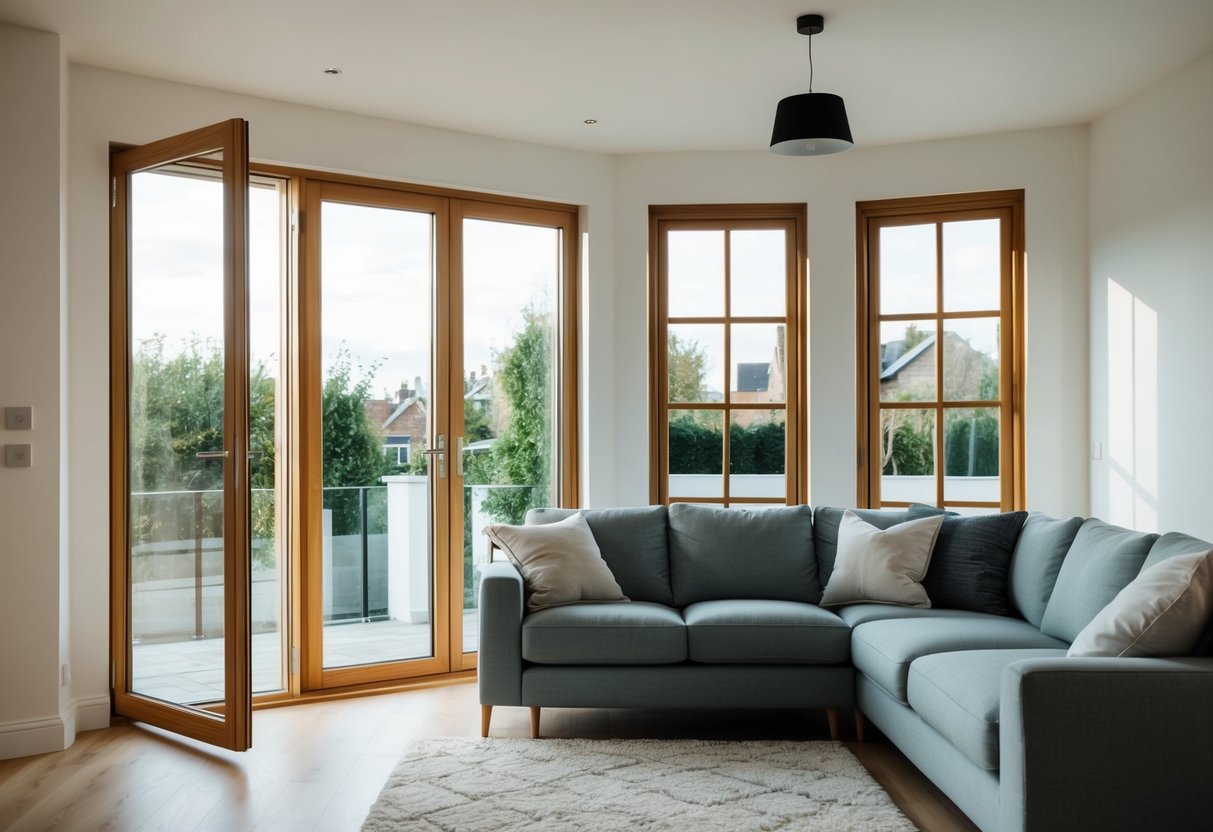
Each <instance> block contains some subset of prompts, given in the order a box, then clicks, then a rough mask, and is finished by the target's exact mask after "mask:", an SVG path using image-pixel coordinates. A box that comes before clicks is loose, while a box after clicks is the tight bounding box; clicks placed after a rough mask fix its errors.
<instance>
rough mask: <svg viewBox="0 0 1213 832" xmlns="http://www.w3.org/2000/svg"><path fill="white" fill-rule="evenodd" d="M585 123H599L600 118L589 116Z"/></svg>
mask: <svg viewBox="0 0 1213 832" xmlns="http://www.w3.org/2000/svg"><path fill="white" fill-rule="evenodd" d="M585 123H586V124H597V123H598V119H596V118H587V119H586V120H585Z"/></svg>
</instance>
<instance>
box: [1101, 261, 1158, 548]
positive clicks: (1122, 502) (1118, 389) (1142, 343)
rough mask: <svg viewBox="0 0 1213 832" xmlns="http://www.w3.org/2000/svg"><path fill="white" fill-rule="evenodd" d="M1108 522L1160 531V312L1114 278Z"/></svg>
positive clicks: (1110, 304)
mask: <svg viewBox="0 0 1213 832" xmlns="http://www.w3.org/2000/svg"><path fill="white" fill-rule="evenodd" d="M1107 344H1108V518H1107V519H1108V520H1109V522H1112V523H1116V524H1118V525H1121V526H1127V527H1129V528H1133V529H1139V530H1141V531H1158V313H1157V312H1156V311H1154V310H1153V309H1152V308H1150V307H1149V306H1148V305H1146V304H1145V303H1143V302H1142V300H1141V299H1140V298H1137V297H1135V296H1134V295H1133V293H1132V292H1130V291H1129V290H1128V289H1125V288H1124V287H1123V286H1121V285H1120V284H1119V283H1117V282H1116V281H1115V280H1113V279H1112V278H1108V341H1107Z"/></svg>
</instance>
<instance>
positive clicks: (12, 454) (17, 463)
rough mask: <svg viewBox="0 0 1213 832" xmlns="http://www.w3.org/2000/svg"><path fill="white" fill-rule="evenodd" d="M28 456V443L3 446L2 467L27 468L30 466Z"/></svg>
mask: <svg viewBox="0 0 1213 832" xmlns="http://www.w3.org/2000/svg"><path fill="white" fill-rule="evenodd" d="M29 457H30V446H29V445H5V446H4V467H6V468H28V467H29V466H30V458H29Z"/></svg>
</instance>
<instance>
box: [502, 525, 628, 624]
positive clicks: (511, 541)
mask: <svg viewBox="0 0 1213 832" xmlns="http://www.w3.org/2000/svg"><path fill="white" fill-rule="evenodd" d="M484 533H485V534H486V535H488V537H489V539H490V540H491V541H493V543H495V544H497V545H498V546H499V547H501V549H502V551H504V552H505V554H506V556H507V557H508V558H509V559H510V560H511V561H513V562H514V565H515V566H517V567H518V571H519V572H521V573H522V580H523V582H524V583H525V584H526V588H527V592H528V593H530V595H529V597H528V598H527V610H528V611H529V612H535V611H536V610H541V609H543V608H544V607H555V606H559V605H560V604H574V603H576V602H578V601H626V600H628V599H627V598H626V597H624V594H623V590H622V589H620V588H619V584H618V583H616V581H615V576H614V575H613V574H611V569H610V567H609V566H607V564H606V561H605V560H603V559H602V553H601V552H599V551H598V544H597V543H596V542H595V541H594V534H593V532H591V531H590V526H589V524H588V523H586V522H585V518H584V517H582V516H581V515H580V514H573V515H571V516H569V517H566V518H565V519H563V520H561V521H560V522H559V523H549V524H547V525H544V526H504V525H490V526H486V527H485V529H484Z"/></svg>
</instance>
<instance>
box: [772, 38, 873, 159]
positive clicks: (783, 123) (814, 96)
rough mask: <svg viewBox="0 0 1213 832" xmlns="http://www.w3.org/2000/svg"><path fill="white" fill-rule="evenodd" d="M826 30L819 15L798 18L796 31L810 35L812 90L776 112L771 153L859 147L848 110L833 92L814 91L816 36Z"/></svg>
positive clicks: (784, 102) (784, 103)
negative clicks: (849, 120)
mask: <svg viewBox="0 0 1213 832" xmlns="http://www.w3.org/2000/svg"><path fill="white" fill-rule="evenodd" d="M824 28H825V18H824V17H822V16H821V15H819V14H804V15H801V16H800V17H798V18H796V31H798V32H800V34H802V35H808V36H809V91H808V92H802V93H800V94H799V95H789V96H788V97H787V98H785V99H783V100H782V101H780V102H779V107H778V108H777V109H776V110H775V127H774V129H773V130H772V131H771V152H772V153H778V154H779V155H781V156H824V155H825V154H827V153H838V152H839V151H841V150H846V149H847V148H849V147H851V146H852V145H854V144H855V140H854V139H852V138H851V125H850V124H849V123H847V109H846V106H845V105H844V104H843V103H842V98H840V97H839V96H837V95H834V94H833V93H828V92H813V35H816V34H820V33H821V30H822V29H824Z"/></svg>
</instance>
